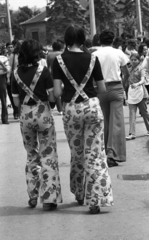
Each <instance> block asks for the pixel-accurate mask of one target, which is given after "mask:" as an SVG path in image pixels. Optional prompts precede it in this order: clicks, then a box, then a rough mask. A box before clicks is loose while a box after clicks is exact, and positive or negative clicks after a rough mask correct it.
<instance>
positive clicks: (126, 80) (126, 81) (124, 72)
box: [121, 65, 129, 86]
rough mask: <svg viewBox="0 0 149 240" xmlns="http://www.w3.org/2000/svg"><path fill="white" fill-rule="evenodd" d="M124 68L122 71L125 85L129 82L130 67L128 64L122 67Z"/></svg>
mask: <svg viewBox="0 0 149 240" xmlns="http://www.w3.org/2000/svg"><path fill="white" fill-rule="evenodd" d="M121 69H122V73H123V79H122V81H123V86H125V85H126V84H127V83H128V78H129V70H128V67H127V65H125V66H123V67H121Z"/></svg>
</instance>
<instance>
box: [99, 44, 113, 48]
mask: <svg viewBox="0 0 149 240" xmlns="http://www.w3.org/2000/svg"><path fill="white" fill-rule="evenodd" d="M101 46H102V47H112V44H109V45H105V44H101Z"/></svg>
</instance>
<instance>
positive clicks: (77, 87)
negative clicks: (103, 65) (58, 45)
mask: <svg viewBox="0 0 149 240" xmlns="http://www.w3.org/2000/svg"><path fill="white" fill-rule="evenodd" d="M56 58H57V61H58V63H59V65H60V67H61V69H62V70H63V72H64V74H65V75H66V77H67V78H68V80H69V81H70V83H71V84H72V85H73V87H74V88H75V90H76V92H75V95H74V96H73V98H72V99H71V102H73V103H74V102H75V101H76V99H77V98H78V96H79V95H80V96H81V97H82V98H83V99H84V100H88V99H89V97H88V96H87V94H86V93H85V92H84V91H83V89H84V87H85V85H86V84H87V82H88V80H89V79H90V76H91V74H92V71H93V68H94V65H95V60H96V56H94V55H91V61H90V65H89V68H88V71H87V73H86V75H85V77H84V78H83V80H82V82H81V83H80V85H78V83H77V82H76V81H75V79H74V78H73V77H72V75H71V73H70V72H69V70H68V68H67V67H66V65H65V63H64V61H63V59H62V56H61V55H59V56H57V57H56Z"/></svg>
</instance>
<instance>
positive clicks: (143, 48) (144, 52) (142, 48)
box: [138, 43, 149, 94]
mask: <svg viewBox="0 0 149 240" xmlns="http://www.w3.org/2000/svg"><path fill="white" fill-rule="evenodd" d="M138 53H139V55H140V61H141V62H142V63H143V62H144V61H146V60H145V58H147V59H148V47H147V45H146V43H141V44H140V45H139V47H138ZM147 61H148V60H147ZM145 87H146V89H147V91H148V94H149V69H148V71H146V81H145Z"/></svg>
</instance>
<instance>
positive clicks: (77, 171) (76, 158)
mask: <svg viewBox="0 0 149 240" xmlns="http://www.w3.org/2000/svg"><path fill="white" fill-rule="evenodd" d="M63 122H64V129H65V133H66V136H67V140H68V143H69V147H70V149H71V172H70V189H71V192H72V193H73V194H75V196H76V198H77V199H80V200H81V199H83V198H84V197H85V200H86V204H87V205H90V206H100V207H105V206H111V205H113V194H112V187H111V179H110V176H109V173H108V166H107V158H106V154H105V147H104V134H103V129H104V123H103V115H102V111H101V108H100V105H99V100H98V98H90V99H88V101H85V102H81V103H78V104H72V103H66V104H65V107H64V116H63Z"/></svg>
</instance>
